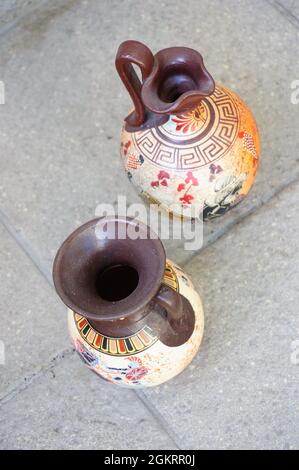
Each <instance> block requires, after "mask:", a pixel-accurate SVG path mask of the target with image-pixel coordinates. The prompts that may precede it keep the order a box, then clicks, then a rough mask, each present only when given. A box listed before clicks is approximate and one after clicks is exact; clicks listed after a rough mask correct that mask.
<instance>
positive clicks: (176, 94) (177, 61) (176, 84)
mask: <svg viewBox="0 0 299 470" xmlns="http://www.w3.org/2000/svg"><path fill="white" fill-rule="evenodd" d="M115 62H116V68H117V71H118V73H119V75H120V77H121V79H122V81H123V83H124V85H125V86H126V88H127V90H128V92H129V94H130V96H131V98H132V100H133V103H134V105H135V110H134V111H133V113H131V114H130V115H129V116H128V117H127V118H126V129H127V130H128V131H136V130H140V129H143V128H149V127H153V126H158V125H160V124H162V123H163V122H165V121H166V120H167V119H168V115H169V114H178V113H183V112H188V111H191V110H192V109H194V108H195V107H197V106H198V104H199V103H200V101H201V100H202V99H203V98H204V97H206V96H209V95H211V94H212V93H213V92H214V89H215V83H214V80H213V78H212V77H211V75H210V74H209V73H208V71H207V70H206V68H205V66H204V63H203V59H202V56H201V55H200V54H199V53H198V52H196V51H195V50H193V49H190V48H188V47H170V48H167V49H163V50H161V51H159V52H158V53H157V54H156V55H155V56H153V54H152V53H151V51H150V50H149V49H148V47H147V46H145V45H144V44H142V43H140V42H137V41H125V42H124V43H122V44H121V45H120V47H119V49H118V52H117V55H116V61H115ZM132 64H135V65H138V66H139V67H140V70H141V73H142V82H141V81H140V80H139V79H138V77H137V74H136V72H135V70H134V69H133V66H132Z"/></svg>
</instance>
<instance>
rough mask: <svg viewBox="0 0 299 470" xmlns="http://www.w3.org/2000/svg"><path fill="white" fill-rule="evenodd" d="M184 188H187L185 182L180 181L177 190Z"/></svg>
mask: <svg viewBox="0 0 299 470" xmlns="http://www.w3.org/2000/svg"><path fill="white" fill-rule="evenodd" d="M183 189H185V185H184V183H180V184H179V185H178V187H177V190H178V191H183Z"/></svg>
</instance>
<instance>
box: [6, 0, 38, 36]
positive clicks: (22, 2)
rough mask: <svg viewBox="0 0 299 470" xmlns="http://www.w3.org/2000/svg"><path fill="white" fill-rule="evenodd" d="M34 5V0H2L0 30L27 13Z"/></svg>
mask: <svg viewBox="0 0 299 470" xmlns="http://www.w3.org/2000/svg"><path fill="white" fill-rule="evenodd" d="M34 4H35V5H36V2H34V0H2V2H1V4H0V32H1V28H2V27H5V26H8V25H10V24H11V23H13V22H15V21H16V20H17V19H18V18H20V17H22V16H23V15H25V14H26V13H27V11H28V10H30V9H32V8H33V7H34Z"/></svg>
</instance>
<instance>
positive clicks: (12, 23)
mask: <svg viewBox="0 0 299 470" xmlns="http://www.w3.org/2000/svg"><path fill="white" fill-rule="evenodd" d="M47 3H49V0H40V1H39V3H38V4H36V3H35V4H34V5H31V6H27V8H26V11H25V12H24V13H23V14H21V15H19V16H17V17H16V18H15V19H13V20H11V21H10V22H9V23H7V24H5V25H4V26H2V27H1V28H0V37H1V36H3V35H4V34H6V33H8V32H9V31H11V30H12V29H14V28H15V27H16V26H18V24H19V23H21V21H22V20H24V19H26V18H28V17H29V16H30V15H31V14H32V13H34V12H35V11H37V10H39V9H40V7H43V6H44V5H46V4H47Z"/></svg>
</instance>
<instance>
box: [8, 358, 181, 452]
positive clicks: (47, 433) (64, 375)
mask: <svg viewBox="0 0 299 470" xmlns="http://www.w3.org/2000/svg"><path fill="white" fill-rule="evenodd" d="M0 448H1V449H39V450H40V449H95V450H96V449H106V450H109V449H126V450H127V449H174V448H175V447H174V444H173V442H172V441H171V439H170V438H169V437H168V436H167V434H166V433H165V432H164V431H163V429H161V426H160V425H159V424H158V423H157V422H156V421H155V420H154V418H153V417H152V416H151V414H150V413H149V412H148V411H147V410H146V408H145V407H144V406H143V404H142V403H141V402H140V401H139V399H138V398H137V396H136V394H135V393H134V392H133V391H131V390H127V389H121V388H116V387H115V388H114V387H113V386H112V385H109V384H108V383H105V382H104V381H102V380H101V379H99V378H98V377H97V376H95V375H94V374H92V373H91V372H90V371H89V370H88V369H87V368H86V367H85V366H84V365H83V364H82V363H80V359H79V358H78V357H77V356H75V355H73V356H71V357H68V358H65V359H64V360H63V361H61V362H60V363H59V364H58V365H56V367H54V368H53V369H52V370H51V371H48V372H47V373H46V374H45V375H44V376H43V377H42V378H40V379H39V380H38V381H35V382H34V383H32V384H31V386H30V387H28V388H27V389H26V390H24V391H22V392H21V393H20V394H19V395H18V396H16V397H15V398H13V399H12V400H10V401H9V402H7V403H6V404H5V405H3V406H2V407H1V413H0Z"/></svg>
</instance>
